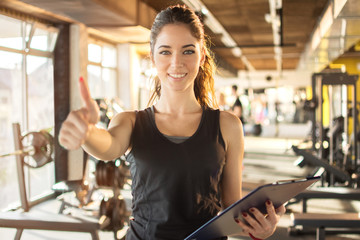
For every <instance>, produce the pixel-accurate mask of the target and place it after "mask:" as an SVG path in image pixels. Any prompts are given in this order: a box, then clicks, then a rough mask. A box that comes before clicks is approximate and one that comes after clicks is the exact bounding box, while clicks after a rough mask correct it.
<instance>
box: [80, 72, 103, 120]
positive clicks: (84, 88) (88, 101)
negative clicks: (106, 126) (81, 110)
mask: <svg viewBox="0 0 360 240" xmlns="http://www.w3.org/2000/svg"><path fill="white" fill-rule="evenodd" d="M79 88H80V96H81V100H82V102H83V104H84V105H85V107H86V109H87V110H88V121H89V123H93V124H95V123H97V122H98V121H99V106H98V105H97V103H96V102H95V101H94V100H93V99H92V98H91V95H90V90H89V88H88V85H87V83H86V82H85V80H84V78H83V77H80V78H79Z"/></svg>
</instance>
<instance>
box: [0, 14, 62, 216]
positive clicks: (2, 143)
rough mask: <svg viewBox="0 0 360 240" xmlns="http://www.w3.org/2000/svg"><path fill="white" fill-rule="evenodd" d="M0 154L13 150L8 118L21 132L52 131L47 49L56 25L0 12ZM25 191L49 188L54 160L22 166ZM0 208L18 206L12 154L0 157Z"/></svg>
mask: <svg viewBox="0 0 360 240" xmlns="http://www.w3.org/2000/svg"><path fill="white" fill-rule="evenodd" d="M0 32H1V34H0V100H1V101H0V116H1V117H0V154H5V153H10V152H13V151H14V139H13V133H12V123H15V122H18V123H19V124H20V126H21V130H22V132H24V133H25V132H29V131H39V130H41V129H49V131H50V133H51V134H52V135H53V134H54V133H53V130H52V128H53V126H54V96H53V94H54V87H53V61H52V51H53V48H54V46H55V41H56V38H57V29H55V28H53V27H51V26H45V25H42V24H40V23H35V22H31V23H30V22H26V21H22V20H18V19H14V18H11V17H7V16H3V15H0ZM25 179H26V190H27V193H28V197H29V199H30V200H31V201H32V200H35V199H37V198H39V197H40V196H43V195H45V194H48V193H50V192H51V187H52V185H53V183H54V164H53V163H49V164H47V165H45V166H43V167H41V168H38V169H30V168H25ZM0 188H1V191H0V199H1V201H0V209H5V208H9V207H16V206H19V205H20V197H19V190H18V189H19V187H18V180H17V172H16V161H15V157H14V156H8V157H5V158H2V159H0Z"/></svg>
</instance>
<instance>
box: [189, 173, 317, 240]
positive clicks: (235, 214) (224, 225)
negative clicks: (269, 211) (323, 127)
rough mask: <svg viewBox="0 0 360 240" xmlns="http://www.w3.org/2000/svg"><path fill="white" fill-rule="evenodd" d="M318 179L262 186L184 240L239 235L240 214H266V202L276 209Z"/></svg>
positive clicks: (293, 180)
mask: <svg viewBox="0 0 360 240" xmlns="http://www.w3.org/2000/svg"><path fill="white" fill-rule="evenodd" d="M320 178H321V177H309V178H305V179H291V180H281V181H277V182H275V183H270V184H265V185H262V186H260V187H258V188H256V189H255V190H253V191H251V192H250V193H249V194H248V195H246V196H245V197H243V198H241V199H240V200H238V201H237V202H235V203H234V204H232V205H230V206H229V207H228V208H226V209H225V210H223V211H222V212H220V213H219V214H218V215H217V216H215V217H213V218H212V219H210V220H209V221H208V222H206V223H205V224H204V225H202V226H201V227H200V228H198V229H197V230H195V231H194V232H193V233H192V234H190V235H189V236H187V237H186V238H185V239H184V240H207V239H214V238H219V237H224V236H229V235H233V234H236V233H239V232H240V231H241V228H240V226H239V225H238V224H237V223H236V222H235V220H234V219H235V218H238V219H242V214H241V213H242V212H247V211H248V210H249V209H250V208H252V207H256V208H257V209H259V211H260V212H262V213H264V214H266V206H265V202H266V200H271V201H272V203H273V204H274V207H275V208H278V207H280V206H281V205H282V204H284V203H286V202H287V201H289V200H290V199H291V198H293V197H295V196H296V195H297V194H299V193H300V192H302V191H304V190H305V189H306V188H308V187H309V186H310V185H312V184H313V183H315V182H317V181H318V180H320Z"/></svg>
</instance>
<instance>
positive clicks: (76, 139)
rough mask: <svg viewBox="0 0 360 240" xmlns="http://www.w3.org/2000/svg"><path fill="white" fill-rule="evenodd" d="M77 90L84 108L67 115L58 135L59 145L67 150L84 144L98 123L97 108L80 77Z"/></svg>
mask: <svg viewBox="0 0 360 240" xmlns="http://www.w3.org/2000/svg"><path fill="white" fill-rule="evenodd" d="M79 88H80V96H81V99H82V102H83V105H84V106H83V107H82V108H80V109H78V110H74V111H71V112H70V113H69V115H68V116H67V118H66V120H65V121H64V122H63V124H62V126H61V129H60V133H59V143H60V145H61V146H63V147H64V148H66V149H68V150H75V149H78V148H79V147H80V146H81V145H82V144H84V142H85V140H86V139H87V137H88V136H89V134H90V131H91V129H93V128H94V127H95V126H94V125H95V124H96V123H97V122H98V121H99V107H98V105H97V103H96V102H95V101H94V100H93V99H92V98H91V95H90V91H89V88H88V86H87V84H86V82H85V81H84V79H83V78H82V77H80V79H79Z"/></svg>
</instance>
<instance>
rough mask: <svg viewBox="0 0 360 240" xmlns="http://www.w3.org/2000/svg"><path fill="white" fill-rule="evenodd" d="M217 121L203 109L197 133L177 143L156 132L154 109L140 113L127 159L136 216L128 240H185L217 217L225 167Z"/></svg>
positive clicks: (212, 112) (214, 114) (215, 114)
mask: <svg viewBox="0 0 360 240" xmlns="http://www.w3.org/2000/svg"><path fill="white" fill-rule="evenodd" d="M219 116H220V112H219V110H212V109H204V110H203V113H202V117H201V121H200V124H199V126H198V129H197V131H196V132H195V133H194V134H193V135H192V136H191V137H189V138H188V139H187V140H185V141H184V142H182V143H174V142H172V141H170V140H169V139H167V138H166V137H165V136H164V135H163V134H162V133H161V132H160V131H159V130H158V128H157V127H156V124H155V119H154V118H153V117H152V113H151V109H150V108H147V109H145V110H142V111H138V112H137V113H136V122H135V126H134V129H133V132H132V136H131V146H132V150H131V152H130V153H129V154H128V155H127V160H128V161H129V162H130V172H131V176H132V186H131V187H132V196H133V200H132V201H133V202H132V215H133V217H134V219H132V220H131V221H130V228H129V230H128V233H127V235H126V239H127V240H147V239H150V240H155V239H156V240H160V239H161V240H172V239H177V240H178V239H179V240H180V239H184V238H185V237H186V236H188V235H189V234H190V233H192V232H193V231H194V230H196V229H197V228H198V227H200V226H201V225H202V224H204V223H205V222H207V221H208V220H209V219H211V218H212V217H214V216H215V215H216V214H217V213H218V212H219V210H220V207H221V206H220V194H221V193H220V181H221V178H222V172H223V167H224V164H225V144H224V141H223V138H222V136H221V132H220V125H219Z"/></svg>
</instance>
